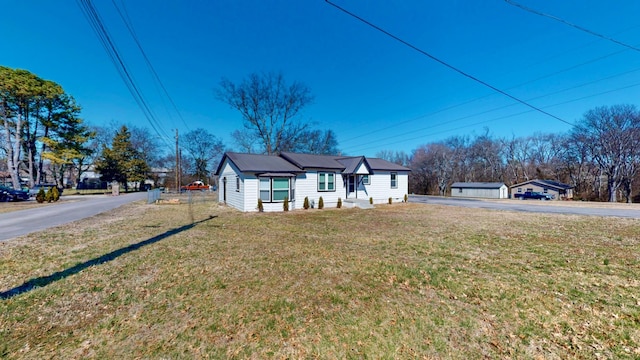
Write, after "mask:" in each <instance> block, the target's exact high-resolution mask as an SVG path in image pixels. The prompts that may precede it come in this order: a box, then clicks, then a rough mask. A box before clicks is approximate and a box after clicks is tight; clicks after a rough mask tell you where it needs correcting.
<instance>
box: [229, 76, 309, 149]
mask: <svg viewBox="0 0 640 360" xmlns="http://www.w3.org/2000/svg"><path fill="white" fill-rule="evenodd" d="M216 95H217V98H218V99H219V100H221V101H223V102H225V103H227V104H229V106H231V107H232V108H233V109H236V110H238V111H239V112H240V114H241V115H242V119H243V125H244V129H245V132H246V138H244V140H245V141H244V145H246V144H248V143H250V142H248V141H246V140H247V138H254V139H257V140H259V143H260V145H259V146H260V150H261V152H263V153H266V154H269V155H271V154H277V153H279V152H281V151H282V149H284V148H290V147H291V144H294V143H295V142H296V141H297V140H298V139H299V136H300V135H301V134H302V133H303V132H304V131H305V130H307V128H308V124H306V123H305V122H303V121H301V120H300V117H301V111H302V109H303V108H304V107H305V106H307V105H309V104H310V103H311V102H312V101H313V97H312V96H311V93H310V90H309V88H307V87H306V86H305V85H304V84H302V83H300V82H293V83H292V84H287V83H286V82H285V80H284V77H283V75H282V74H280V73H277V74H276V73H266V74H255V73H253V74H250V75H249V76H248V77H247V78H246V79H244V80H243V81H242V82H241V83H238V84H236V83H233V82H231V81H230V80H228V79H224V78H223V79H222V81H221V82H220V88H219V89H218V91H217V94H216ZM236 139H237V137H236Z"/></svg>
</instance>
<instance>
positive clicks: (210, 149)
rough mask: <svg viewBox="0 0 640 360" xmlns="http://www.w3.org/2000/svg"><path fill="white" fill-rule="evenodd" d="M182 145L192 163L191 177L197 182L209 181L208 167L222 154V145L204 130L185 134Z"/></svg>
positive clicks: (209, 171)
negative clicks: (192, 171)
mask: <svg viewBox="0 0 640 360" xmlns="http://www.w3.org/2000/svg"><path fill="white" fill-rule="evenodd" d="M182 144H183V146H184V148H185V149H186V150H187V151H188V152H189V155H190V156H191V160H192V162H193V165H192V169H194V170H195V171H194V173H193V175H194V176H195V177H196V178H197V179H198V180H203V181H204V180H207V179H209V174H210V173H211V169H210V165H211V164H212V162H214V160H217V159H219V158H220V157H221V156H222V154H223V152H224V144H223V143H222V141H221V140H220V139H218V138H217V137H216V136H215V135H213V134H211V133H209V132H208V131H206V130H205V129H200V128H199V129H195V130H192V131H189V132H188V133H186V134H185V135H184V137H183V141H182Z"/></svg>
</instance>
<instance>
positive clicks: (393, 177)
mask: <svg viewBox="0 0 640 360" xmlns="http://www.w3.org/2000/svg"><path fill="white" fill-rule="evenodd" d="M397 187H398V173H394V172H392V173H391V188H392V189H396V188H397Z"/></svg>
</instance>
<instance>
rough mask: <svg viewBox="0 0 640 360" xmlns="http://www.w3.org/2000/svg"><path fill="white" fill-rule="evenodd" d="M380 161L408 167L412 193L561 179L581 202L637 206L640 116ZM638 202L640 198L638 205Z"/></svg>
mask: <svg viewBox="0 0 640 360" xmlns="http://www.w3.org/2000/svg"><path fill="white" fill-rule="evenodd" d="M378 155H379V156H380V157H383V158H386V159H388V160H391V161H395V162H398V163H401V164H403V165H406V166H408V167H409V168H410V169H411V170H412V171H411V174H410V176H409V187H410V191H411V192H413V193H416V194H439V195H446V194H447V193H448V192H449V191H450V186H451V184H452V183H453V182H458V181H461V182H504V183H505V184H507V185H508V186H510V185H514V184H518V183H521V182H524V181H527V180H532V179H543V180H554V181H559V182H562V183H566V184H569V185H571V186H573V187H574V194H575V196H576V197H577V198H580V199H585V200H597V201H610V202H616V201H619V200H624V201H626V202H632V200H633V196H632V194H634V193H635V194H637V193H638V190H639V189H640V185H638V184H637V182H635V180H636V178H637V177H638V166H639V165H640V113H639V112H638V110H637V109H636V107H635V106H633V105H614V106H603V107H597V108H594V109H592V110H589V111H587V112H586V113H585V114H584V116H583V117H582V118H581V119H580V120H579V121H578V123H577V124H576V125H575V126H574V127H573V128H572V129H571V130H570V131H569V132H568V133H566V134H534V135H531V136H526V137H519V138H515V137H513V138H495V137H493V136H491V134H490V133H489V130H488V129H485V132H484V133H482V134H480V135H475V136H469V135H458V136H453V137H450V138H448V139H445V140H443V141H438V142H433V143H428V144H424V145H422V146H419V147H418V148H417V149H415V150H413V152H412V153H411V155H410V156H407V155H404V154H398V153H393V152H388V151H387V152H382V153H380V154H378ZM637 198H638V196H637V195H636V200H638V199H637Z"/></svg>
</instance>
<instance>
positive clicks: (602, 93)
mask: <svg viewBox="0 0 640 360" xmlns="http://www.w3.org/2000/svg"><path fill="white" fill-rule="evenodd" d="M633 71H640V69H636V70H633ZM633 71H630V72H633ZM591 83H593V82H588V83H585V84H583V85H589V84H591ZM583 85H579V86H583ZM637 86H640V83H635V84H631V85H627V86H623V87H620V88H616V89H612V90H607V91H601V92H599V93H596V94H591V95H586V96H582V97H579V98H575V99H571V100H567V101H562V102H559V103H555V104H551V105H547V106H545V107H546V108H551V107H555V106H560V105H566V104H569V103H572V102H576V101H580V100H585V99H588V98H592V97H595V96H600V95H604V94H608V93H612V92H616V91H620V90H626V89H629V88H632V87H637ZM573 88H575V87H572V88H569V89H564V90H560V91H557V92H555V93H550V94H545V95H542V96H538V97H536V98H533V99H539V98H542V97H546V96H551V95H555V94H557V93H558V92H563V91H566V90H571V89H573ZM513 105H515V104H510V105H504V106H501V107H498V108H494V109H491V110H487V111H483V112H480V113H476V114H473V115H467V116H463V117H461V118H457V119H454V120H451V121H448V122H447V124H451V123H453V122H456V121H460V120H464V119H468V118H471V117H475V116H478V115H482V114H486V113H489V112H493V111H496V110H502V109H505V108H508V107H511V106H513ZM532 111H534V110H527V111H522V112H519V113H514V114H509V115H505V116H501V117H497V118H493V119H489V120H483V121H479V122H475V123H472V124H467V125H463V126H459V127H457V128H453V129H446V130H442V131H439V132H435V133H430V134H429V135H431V136H433V135H438V134H443V133H447V132H451V131H455V130H461V129H464V128H468V127H472V126H477V125H480V124H486V123H489V122H493V121H497V120H503V119H508V118H512V117H515V116H520V115H524V114H527V113H530V112H532ZM442 125H445V123H441V124H438V125H435V126H428V127H423V128H420V129H413V130H411V131H409V132H405V133H401V134H398V135H394V136H391V137H387V138H385V139H382V140H379V141H369V142H368V143H367V144H365V145H363V146H364V147H363V146H353V147H351V148H349V147H347V148H346V150H348V149H352V151H354V150H357V151H363V150H369V149H375V148H378V147H380V146H381V145H375V146H369V145H371V144H372V143H380V141H385V140H389V139H394V138H399V137H403V139H402V141H393V142H388V143H384V144H382V145H383V146H388V145H394V144H399V143H401V142H402V143H404V142H407V141H410V140H417V139H420V138H423V137H424V135H419V136H415V137H412V138H406V137H405V136H406V135H409V134H415V133H416V132H423V131H425V130H429V129H433V128H437V127H440V126H442Z"/></svg>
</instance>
